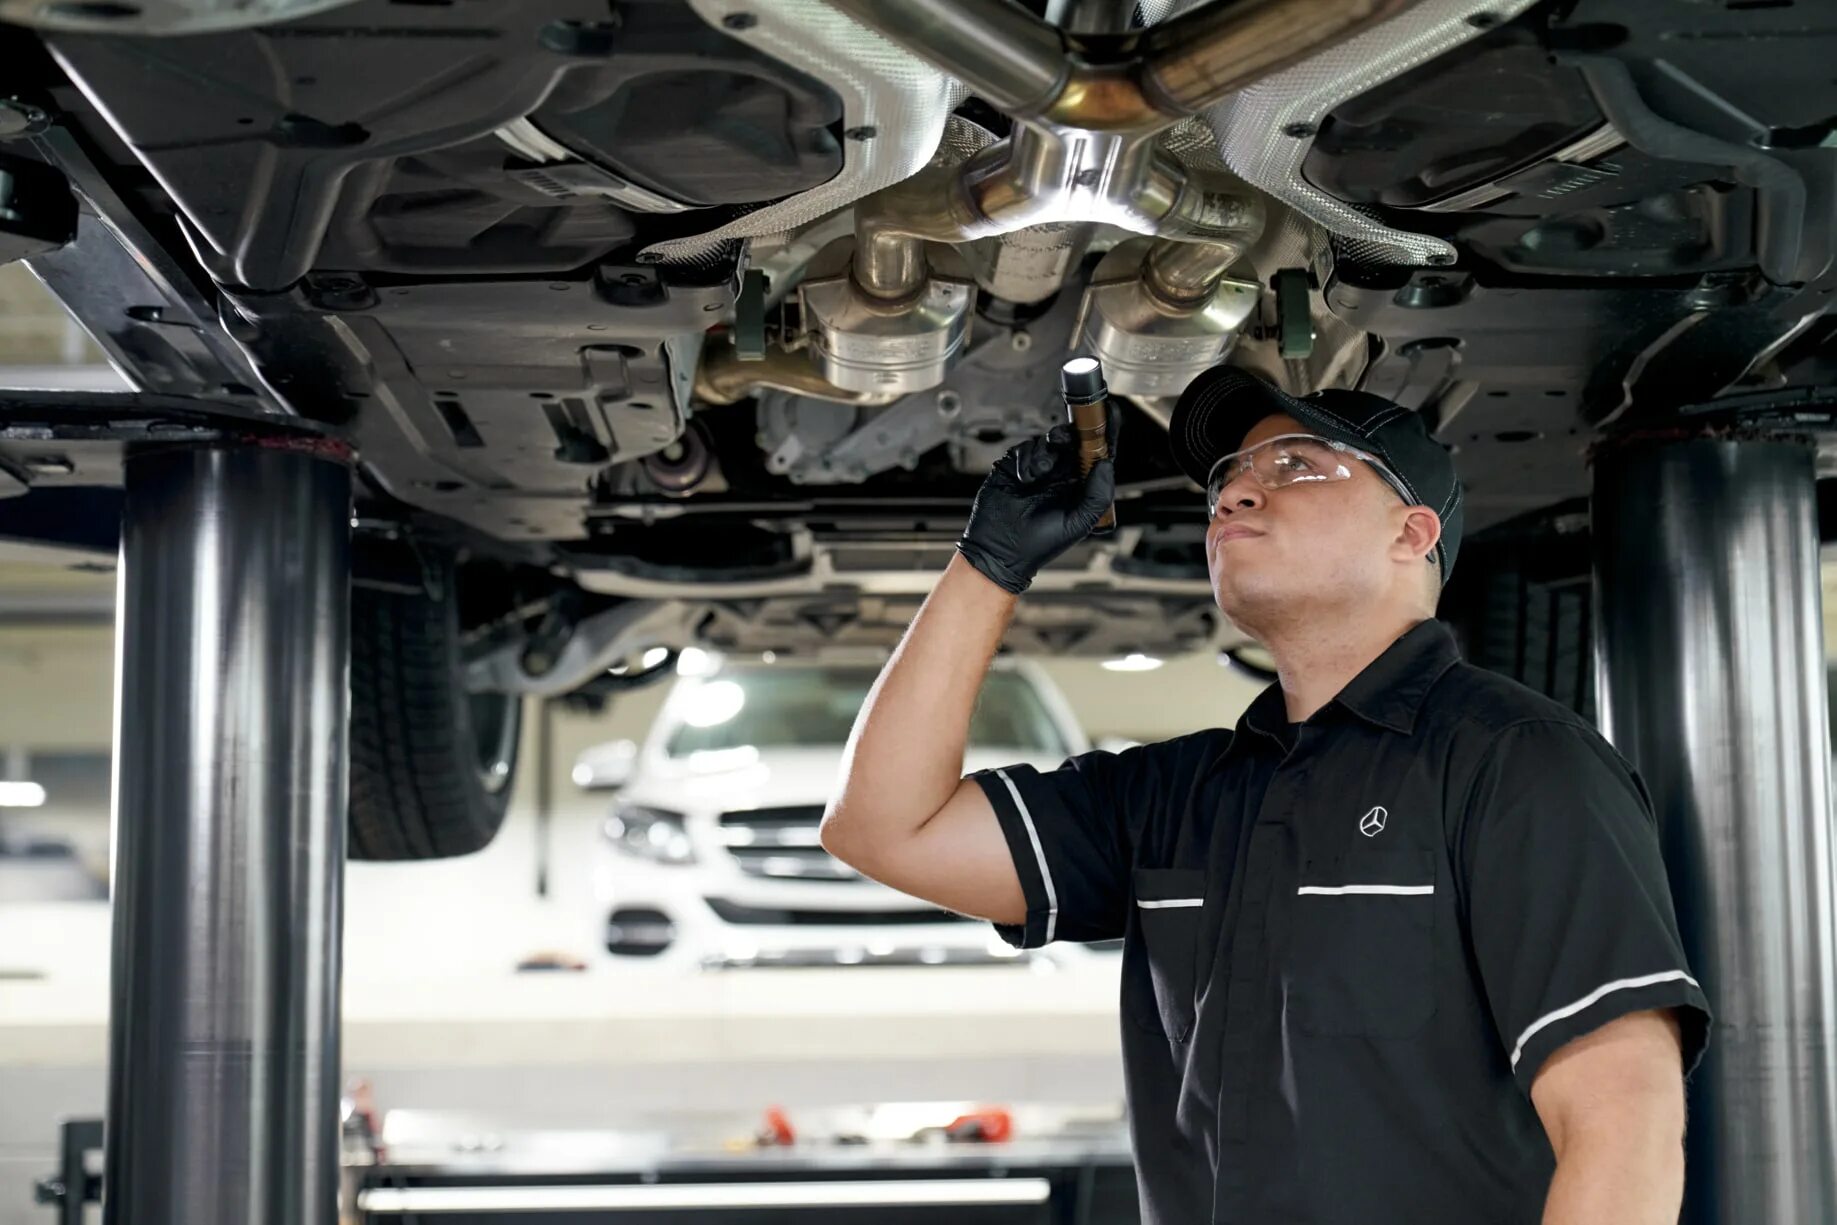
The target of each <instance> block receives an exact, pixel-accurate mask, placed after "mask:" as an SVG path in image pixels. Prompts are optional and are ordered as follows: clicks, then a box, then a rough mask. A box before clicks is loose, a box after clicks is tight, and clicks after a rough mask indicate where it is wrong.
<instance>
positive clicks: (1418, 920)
mask: <svg viewBox="0 0 1837 1225" xmlns="http://www.w3.org/2000/svg"><path fill="white" fill-rule="evenodd" d="M973 777H975V778H976V779H977V781H978V782H979V784H980V785H981V786H982V788H983V790H984V792H985V793H986V794H987V795H988V796H989V799H990V801H991V803H992V804H993V805H994V808H995V811H996V813H997V814H998V816H999V818H1000V821H1001V825H1002V829H1003V831H1004V833H1005V835H1006V837H1007V841H1008V846H1009V849H1010V850H1011V851H1012V853H1013V856H1014V862H1015V867H1016V869H1017V870H1018V872H1019V874H1020V878H1021V883H1022V887H1023V890H1024V892H1025V895H1026V899H1027V919H1026V923H1025V925H1024V926H1022V927H1002V928H999V929H998V930H1000V931H1001V933H1002V935H1003V936H1004V937H1005V938H1007V939H1008V940H1009V941H1010V942H1011V943H1014V944H1017V945H1020V946H1022V947H1027V948H1032V947H1036V946H1038V945H1041V944H1045V943H1048V942H1050V941H1053V940H1075V941H1085V940H1103V939H1115V938H1118V937H1121V938H1123V939H1124V946H1123V969H1122V981H1123V985H1122V1014H1123V1021H1122V1028H1123V1057H1124V1079H1125V1084H1126V1087H1127V1093H1128V1098H1129V1107H1130V1121H1131V1128H1132V1131H1133V1135H1134V1143H1135V1153H1136V1163H1137V1169H1138V1174H1139V1179H1140V1183H1141V1189H1142V1207H1143V1219H1144V1220H1145V1221H1148V1222H1151V1223H1155V1225H1192V1223H1197V1222H1213V1223H1216V1225H1275V1223H1281V1225H1291V1223H1295V1225H1299V1223H1303V1222H1305V1223H1307V1225H1328V1223H1338V1222H1347V1223H1351V1222H1358V1223H1359V1225H1389V1223H1395V1225H1405V1223H1408V1225H1424V1223H1436V1222H1463V1223H1464V1222H1482V1221H1483V1222H1487V1223H1488V1225H1518V1223H1520V1222H1523V1223H1524V1225H1534V1223H1535V1222H1537V1221H1538V1220H1539V1219H1540V1217H1541V1213H1542V1206H1543V1201H1544V1197H1545V1194H1546V1191H1547V1189H1548V1186H1549V1182H1550V1177H1551V1174H1552V1172H1553V1170H1554V1168H1555V1167H1554V1159H1553V1157H1552V1154H1551V1150H1550V1146H1549V1142H1548V1140H1547V1138H1546V1136H1545V1133H1544V1130H1543V1127H1542V1125H1541V1124H1540V1122H1539V1120H1538V1117H1537V1114H1536V1111H1535V1110H1534V1108H1533V1107H1532V1104H1531V1100H1530V1088H1531V1082H1532V1079H1533V1078H1534V1077H1535V1076H1536V1074H1537V1070H1538V1068H1539V1067H1540V1066H1541V1065H1542V1064H1543V1062H1544V1060H1545V1059H1546V1058H1547V1057H1548V1056H1549V1055H1550V1054H1551V1052H1553V1051H1554V1050H1556V1049H1557V1048H1558V1047H1559V1046H1561V1045H1562V1044H1563V1043H1565V1042H1568V1041H1569V1040H1571V1039H1573V1038H1576V1037H1578V1036H1580V1035H1582V1034H1584V1033H1586V1032H1588V1031H1589V1030H1591V1029H1594V1028H1596V1027H1598V1026H1600V1025H1601V1024H1603V1023H1604V1022H1606V1021H1609V1020H1612V1019H1613V1018H1615V1017H1618V1016H1621V1015H1624V1014H1626V1013H1629V1012H1635V1011H1640V1010H1644V1009H1653V1008H1675V1009H1677V1010H1678V1016H1679V1018H1680V1020H1681V1022H1682V1028H1683V1035H1684V1060H1685V1067H1686V1069H1689V1068H1690V1067H1693V1066H1694V1065H1695V1063H1696V1061H1697V1059H1698V1058H1699V1056H1700V1055H1701V1053H1702V1050H1703V1046H1704V1043H1705V1041H1706V1036H1707V1031H1708V1020H1709V1012H1708V1005H1707V1003H1706V1002H1705V999H1704V995H1703V992H1702V990H1701V989H1700V988H1699V986H1698V984H1697V981H1696V980H1695V979H1694V978H1693V977H1692V976H1691V972H1690V968H1689V966H1688V965H1686V964H1685V959H1684V953H1683V949H1682V946H1681V943H1680V940H1679V937H1678V930H1677V922H1676V918H1675V915H1674V913H1673V910H1672V902H1671V894H1670V889H1669V886H1668V883H1667V880H1666V876H1665V869H1664V864H1663V862H1662V860H1661V858H1660V855H1659V842H1658V835H1657V830H1656V826H1655V822H1654V818H1653V815H1652V810H1651V806H1650V803H1649V802H1648V799H1647V797H1646V793H1645V790H1644V787H1643V786H1642V784H1641V783H1640V781H1639V779H1638V777H1637V776H1636V775H1635V774H1634V772H1633V770H1632V768H1631V767H1630V766H1629V765H1628V764H1627V763H1626V762H1625V761H1624V760H1623V759H1622V758H1621V757H1620V756H1619V755H1618V754H1617V753H1615V751H1614V750H1613V749H1612V748H1611V747H1610V746H1609V745H1608V744H1607V743H1606V741H1604V740H1603V739H1602V738H1601V737H1600V735H1599V734H1597V733H1596V731H1595V730H1594V729H1593V728H1592V727H1590V726H1589V725H1588V724H1587V723H1586V722H1584V721H1583V720H1581V719H1580V718H1578V717H1577V716H1575V715H1574V714H1573V713H1571V712H1570V711H1568V710H1566V709H1565V708H1563V707H1560V706H1558V705H1556V704H1555V703H1552V702H1550V701H1548V700H1546V699H1544V698H1542V697H1540V696H1538V695H1537V694H1534V693H1532V692H1531V691H1530V690H1528V689H1525V688H1523V687H1522V686H1519V685H1516V684H1514V683H1512V682H1511V681H1509V680H1506V679H1505V678H1503V677H1500V676H1497V675H1495V674H1493V673H1489V672H1485V671H1483V670H1481V669H1478V668H1474V667H1471V666H1468V665H1467V664H1464V663H1462V662H1461V661H1460V660H1459V657H1458V654H1457V652H1456V650H1455V647H1454V643H1453V640H1452V639H1451V638H1450V637H1449V635H1448V633H1447V631H1446V630H1445V629H1444V628H1443V627H1442V626H1440V625H1439V624H1438V623H1436V622H1432V621H1431V622H1424V623H1423V624H1421V625H1419V626H1417V627H1416V628H1415V629H1413V630H1411V631H1410V632H1409V633H1407V634H1405V635H1404V636H1403V637H1402V638H1400V639H1398V640H1397V642H1396V643H1395V644H1394V645H1392V646H1391V647H1390V649H1389V650H1388V651H1386V652H1385V654H1383V655H1382V656H1380V657H1379V658H1378V659H1377V660H1376V661H1375V662H1373V663H1372V665H1371V666H1370V667H1369V668H1367V669H1366V670H1365V671H1364V672H1363V673H1361V674H1360V675H1359V676H1358V677H1357V678H1356V679H1355V680H1354V681H1353V682H1352V683H1351V684H1350V685H1348V686H1347V687H1346V689H1345V690H1344V691H1343V692H1342V693H1341V694H1340V696H1339V697H1338V698H1336V699H1335V700H1334V701H1333V702H1331V703H1329V704H1328V705H1327V706H1326V707H1325V708H1323V709H1322V710H1321V711H1320V712H1319V713H1317V714H1316V715H1315V716H1314V717H1313V718H1311V719H1309V720H1308V721H1307V722H1306V723H1304V724H1301V725H1299V726H1298V727H1290V725H1288V724H1287V722H1286V716H1285V711H1284V707H1283V702H1282V695H1281V693H1280V691H1279V690H1278V689H1276V688H1274V687H1272V688H1271V689H1270V690H1269V691H1268V692H1266V693H1264V694H1263V695H1262V696H1261V697H1260V698H1258V700H1257V701H1256V702H1254V703H1253V704H1252V705H1251V707H1250V709H1249V710H1247V711H1246V712H1245V713H1244V716H1243V718H1242V719H1241V720H1240V721H1239V723H1238V726H1237V728H1236V730H1235V731H1229V732H1227V731H1222V730H1215V731H1205V732H1199V733H1197V734H1194V735H1190V736H1185V737H1182V738H1180V739H1176V740H1171V741H1166V742H1163V743H1160V744H1151V745H1146V746H1143V747H1140V748H1134V749H1130V750H1128V751H1126V752H1124V753H1121V754H1111V753H1103V752H1097V753H1090V754H1086V755H1084V756H1081V757H1077V758H1074V759H1072V760H1071V761H1068V762H1067V763H1066V764H1065V765H1063V766H1062V767H1060V768H1059V769H1057V770H1055V771H1052V772H1050V773H1040V772H1038V771H1035V770H1032V769H1029V768H1027V767H1025V766H1015V767H1009V768H1007V769H1002V770H993V771H987V772H983V773H979V774H977V775H974V776H973Z"/></svg>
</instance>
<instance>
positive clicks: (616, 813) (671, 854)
mask: <svg viewBox="0 0 1837 1225" xmlns="http://www.w3.org/2000/svg"><path fill="white" fill-rule="evenodd" d="M605 833H606V838H607V840H608V841H610V842H611V843H612V845H613V846H615V847H617V848H618V849H619V850H621V851H624V852H625V853H626V854H628V855H636V856H637V857H638V858H639V859H648V860H650V861H651V862H652V863H694V862H695V851H694V850H693V848H691V847H690V845H689V832H688V830H686V829H685V828H684V827H683V816H682V814H681V813H679V812H670V811H668V810H667V809H662V808H647V807H645V806H644V805H642V804H618V805H615V806H614V807H613V810H612V815H611V816H610V817H607V818H606V825H605Z"/></svg>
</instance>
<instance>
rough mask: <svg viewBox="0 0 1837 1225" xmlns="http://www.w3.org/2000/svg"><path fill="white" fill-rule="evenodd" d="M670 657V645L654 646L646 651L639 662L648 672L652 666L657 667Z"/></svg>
mask: <svg viewBox="0 0 1837 1225" xmlns="http://www.w3.org/2000/svg"><path fill="white" fill-rule="evenodd" d="M669 657H670V648H669V647H652V648H651V649H650V650H648V651H646V652H645V653H644V658H643V659H641V660H639V661H638V664H639V666H640V667H642V668H643V669H644V670H645V671H647V672H648V671H650V670H651V669H652V668H655V667H656V666H657V665H658V664H661V663H662V662H663V661H664V660H666V659H668V658H669Z"/></svg>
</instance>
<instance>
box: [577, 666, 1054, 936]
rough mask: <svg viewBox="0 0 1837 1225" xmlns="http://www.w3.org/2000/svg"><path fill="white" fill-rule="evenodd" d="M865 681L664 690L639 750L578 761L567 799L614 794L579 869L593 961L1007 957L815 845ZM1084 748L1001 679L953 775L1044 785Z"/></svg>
mask: <svg viewBox="0 0 1837 1225" xmlns="http://www.w3.org/2000/svg"><path fill="white" fill-rule="evenodd" d="M878 671H879V669H878V667H877V666H876V665H875V664H873V663H869V662H862V663H771V664H766V663H746V664H723V665H716V666H714V667H712V668H711V669H709V670H706V671H705V672H702V673H701V674H692V675H687V676H683V677H681V678H679V679H678V680H677V681H676V683H675V685H674V686H673V688H672V689H671V691H670V693H669V695H668V696H667V698H666V699H665V701H664V704H663V707H662V709H661V711H660V713H659V714H658V717H657V719H656V720H655V722H654V723H653V725H652V727H651V730H650V733H649V734H648V736H647V737H646V738H645V740H644V743H643V744H642V746H633V745H631V744H630V743H629V742H624V743H613V744H610V745H603V746H598V747H596V748H595V749H592V750H589V751H588V752H587V753H585V754H583V755H582V757H581V759H580V761H579V762H577V764H576V772H575V780H576V782H579V783H582V784H583V785H587V786H602V787H603V786H618V788H619V790H618V794H617V797H616V798H615V799H614V801H613V805H612V811H611V813H610V815H608V817H607V819H606V823H605V828H604V832H605V838H604V843H603V846H602V848H601V852H600V857H599V862H598V863H597V864H596V865H595V870H594V877H595V887H596V892H597V895H598V897H599V898H600V899H601V901H602V903H603V913H604V915H605V924H606V933H605V943H606V948H607V949H608V951H610V952H611V953H613V954H616V955H618V956H621V957H645V958H651V959H654V960H656V961H657V962H659V963H662V964H665V965H670V966H675V967H680V968H685V969H686V968H691V967H696V966H701V967H711V968H714V967H728V966H753V965H799V966H808V965H862V964H876V965H886V964H929V965H943V964H953V965H964V964H988V963H998V962H1004V961H1013V960H1016V959H1017V958H1020V957H1021V956H1022V955H1021V954H1019V953H1017V951H1016V950H1014V949H1012V948H1010V947H1009V946H1008V945H1007V944H1005V943H1004V942H1002V941H1001V939H1000V938H999V937H998V936H996V935H995V933H994V931H993V929H992V928H991V927H990V926H989V925H988V924H987V923H984V922H981V921H974V920H969V919H966V918H964V917H963V916H960V915H954V914H951V913H949V912H947V911H942V910H939V909H937V908H936V907H934V906H931V905H929V904H927V903H925V902H921V901H919V900H918V899H916V898H912V897H909V896H907V895H905V894H903V893H900V892H897V891H896V890H893V889H890V888H888V887H886V886H884V885H881V884H879V883H877V882H875V881H872V880H867V879H865V878H863V877H862V876H861V875H860V874H859V873H857V872H856V871H855V870H854V869H852V868H850V867H849V866H848V865H846V864H844V863H842V862H841V861H840V860H838V859H836V858H834V857H833V856H831V855H830V854H829V853H828V852H827V851H825V850H824V849H823V848H822V847H821V846H820V845H819V844H818V841H817V827H818V824H819V822H820V821H821V819H822V815H823V809H824V806H825V804H826V803H827V802H828V800H829V797H830V795H831V793H832V792H833V790H834V789H835V786H836V784H837V782H838V780H839V776H840V771H841V765H842V752H843V746H844V745H845V743H846V742H847V739H848V734H849V729H850V728H851V727H852V726H853V724H854V721H855V716H856V714H857V713H858V712H859V711H860V709H861V705H862V702H863V701H864V700H865V698H866V697H867V693H868V689H869V687H870V686H871V685H872V684H873V683H874V678H875V676H876V675H877V674H878ZM1088 747H1089V744H1088V742H1087V740H1086V738H1085V735H1084V733H1083V732H1082V731H1081V730H1080V729H1079V727H1078V724H1077V721H1076V720H1075V718H1074V717H1073V716H1072V714H1071V711H1070V708H1069V707H1068V706H1067V704H1066V702H1065V700H1064V698H1063V697H1062V696H1061V695H1060V694H1059V692H1058V691H1057V690H1056V689H1055V688H1054V686H1053V684H1052V682H1051V681H1050V680H1049V679H1048V678H1047V677H1046V675H1045V673H1044V672H1043V671H1042V670H1041V669H1040V668H1038V667H1037V666H1035V665H1031V664H1025V663H1010V662H1004V663H1002V664H1001V665H999V666H997V667H996V668H995V669H994V670H992V671H991V672H990V674H989V677H988V680H987V681H986V682H985V684H984V686H983V689H982V693H981V695H980V696H979V698H978V699H977V703H976V711H975V715H974V717H973V718H972V720H971V724H970V745H969V751H968V753H967V754H966V756H965V758H964V769H965V770H966V771H969V770H977V769H984V768H990V767H997V766H1003V765H1008V764H1013V763H1016V762H1025V763H1028V764H1030V765H1034V766H1037V767H1039V768H1041V769H1050V768H1052V767H1054V766H1057V765H1058V764H1059V763H1060V762H1062V761H1063V760H1065V758H1066V757H1068V756H1070V755H1073V754H1076V753H1081V752H1084V751H1085V750H1086V749H1087V748H1088ZM1081 951H1082V950H1079V949H1077V948H1069V949H1065V950H1055V953H1054V954H1053V955H1054V956H1063V957H1065V958H1067V959H1076V958H1077V957H1078V956H1079V954H1080V952H1081Z"/></svg>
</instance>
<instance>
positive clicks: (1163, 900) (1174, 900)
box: [1135, 897, 1206, 910]
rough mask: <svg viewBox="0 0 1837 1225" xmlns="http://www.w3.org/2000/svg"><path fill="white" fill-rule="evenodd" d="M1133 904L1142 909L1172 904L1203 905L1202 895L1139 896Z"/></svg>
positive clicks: (1171, 905) (1160, 907) (1153, 908)
mask: <svg viewBox="0 0 1837 1225" xmlns="http://www.w3.org/2000/svg"><path fill="white" fill-rule="evenodd" d="M1135 904H1136V905H1137V906H1140V907H1141V908H1142V909H1143V910H1164V909H1167V908H1169V907H1173V906H1204V905H1205V904H1206V900H1205V899H1204V898H1202V897H1159V898H1156V897H1139V898H1137V899H1135Z"/></svg>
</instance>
